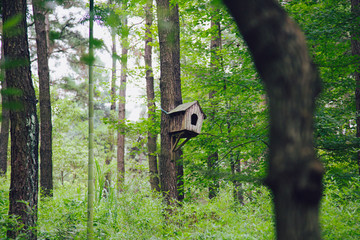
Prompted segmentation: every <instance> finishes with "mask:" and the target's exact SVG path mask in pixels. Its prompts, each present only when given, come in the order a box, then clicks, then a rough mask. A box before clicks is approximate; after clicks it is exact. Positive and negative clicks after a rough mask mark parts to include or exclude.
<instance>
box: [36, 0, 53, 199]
mask: <svg viewBox="0 0 360 240" xmlns="http://www.w3.org/2000/svg"><path fill="white" fill-rule="evenodd" d="M43 4H44V2H43V1H42V0H33V11H34V18H35V31H36V44H37V56H38V74H39V98H40V122H41V124H40V188H41V192H42V193H43V194H44V196H45V197H48V196H50V197H51V196H52V195H53V192H52V191H53V176H52V171H53V169H52V123H51V101H50V76H49V64H48V52H47V49H48V43H47V32H46V23H45V20H46V15H47V12H46V10H45V8H44V6H43Z"/></svg>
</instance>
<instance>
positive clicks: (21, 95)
mask: <svg viewBox="0 0 360 240" xmlns="http://www.w3.org/2000/svg"><path fill="white" fill-rule="evenodd" d="M2 4H3V23H6V22H7V21H12V22H13V21H14V19H18V21H15V24H14V26H12V27H11V28H8V29H4V35H3V36H4V55H5V58H6V60H7V62H6V63H5V72H6V83H7V87H8V89H12V94H9V95H8V97H9V102H10V121H11V129H10V132H11V183H10V193H9V201H10V206H9V215H14V216H18V217H19V222H20V223H21V224H23V225H24V228H23V229H22V228H20V230H18V228H14V229H11V230H8V232H7V236H8V238H16V236H18V235H19V233H21V232H23V233H25V234H26V235H27V238H29V239H36V229H35V227H36V222H37V206H38V175H39V173H38V145H39V123H38V118H37V114H36V102H37V100H36V97H35V91H34V87H33V83H32V79H31V71H30V55H29V45H28V39H27V25H26V1H25V0H17V1H14V0H5V1H3V2H2ZM14 32H15V33H16V34H14Z"/></svg>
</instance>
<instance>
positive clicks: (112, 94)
mask: <svg viewBox="0 0 360 240" xmlns="http://www.w3.org/2000/svg"><path fill="white" fill-rule="evenodd" d="M109 4H113V1H112V0H109ZM114 7H115V6H114ZM111 42H112V48H111V55H112V67H111V86H110V114H109V119H110V121H111V122H112V120H114V116H115V110H116V90H115V88H116V61H117V51H116V32H115V29H114V28H113V27H112V28H111ZM108 141H109V152H108V153H107V154H106V159H105V164H106V165H107V166H109V165H110V163H111V161H112V157H113V152H114V145H115V138H114V133H113V129H111V128H110V129H109V140H108ZM110 186H111V170H110V169H109V170H108V172H106V175H105V189H106V190H107V192H108V191H109V189H110Z"/></svg>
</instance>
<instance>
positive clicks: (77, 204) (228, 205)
mask: <svg viewBox="0 0 360 240" xmlns="http://www.w3.org/2000/svg"><path fill="white" fill-rule="evenodd" d="M0 180H1V181H0V182H1V184H0V214H1V215H0V239H6V231H7V229H8V228H11V227H12V226H14V220H13V219H9V218H8V216H7V211H8V186H9V180H6V179H0ZM85 192H86V188H85V184H81V183H77V184H70V183H67V184H65V185H64V186H58V187H57V188H56V189H55V191H54V197H53V198H52V199H41V200H40V204H39V214H38V218H39V219H38V239H86V203H87V201H86V195H85ZM231 192H232V191H231V187H230V186H228V185H225V187H223V188H222V189H221V192H220V193H219V195H218V197H216V198H215V199H213V200H211V201H208V200H205V199H202V201H199V200H188V201H185V202H184V204H183V205H182V207H174V208H173V209H172V215H170V216H169V215H166V214H165V213H166V210H164V207H165V206H164V205H163V202H162V198H161V196H159V195H156V194H153V193H151V192H150V190H149V188H148V183H147V181H146V179H145V178H140V177H139V178H134V179H130V181H128V182H127V184H126V186H125V190H124V191H123V192H122V193H115V192H114V191H113V189H110V192H109V195H108V197H107V198H101V199H97V201H96V203H95V207H96V208H95V219H94V230H95V239H244V240H246V239H249V240H250V239H275V233H274V222H273V217H272V203H271V197H270V194H269V192H268V190H267V189H266V188H264V187H261V188H260V189H259V191H256V192H255V193H253V195H252V197H253V200H252V201H248V202H247V203H246V204H245V205H244V206H242V205H238V204H236V203H235V202H234V201H233V199H232V194H231ZM334 193H336V191H335V190H334V189H331V190H329V189H328V190H326V191H325V196H324V198H323V201H322V208H321V225H322V234H323V239H359V238H360V224H358V223H359V222H360V202H359V200H357V199H356V198H352V199H346V201H344V200H342V199H340V198H338V197H334ZM20 239H21V238H20Z"/></svg>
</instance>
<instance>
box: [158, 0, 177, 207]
mask: <svg viewBox="0 0 360 240" xmlns="http://www.w3.org/2000/svg"><path fill="white" fill-rule="evenodd" d="M156 3H157V18H158V30H159V43H160V71H161V73H160V92H161V108H162V109H163V110H164V111H166V112H168V111H170V110H172V109H173V108H175V107H176V106H178V105H180V104H181V103H182V97H181V80H180V40H179V35H180V27H179V10H178V6H177V5H170V3H169V0H157V1H156ZM164 111H162V113H161V133H160V134H161V152H160V156H159V171H160V183H161V190H162V192H163V194H164V196H165V199H166V201H167V203H171V202H173V201H174V200H178V199H179V192H178V187H179V186H178V184H177V179H178V178H179V179H181V178H182V176H178V174H177V172H179V173H181V170H182V166H183V165H182V162H181V160H180V159H181V152H180V151H179V152H177V153H172V151H171V136H170V134H169V127H170V125H169V123H170V122H169V120H170V119H169V116H168V115H167V114H166V113H165V112H164ZM173 154H174V155H173ZM172 155H173V156H172ZM179 182H180V184H181V180H180V181H179ZM180 187H181V186H180ZM181 198H182V196H181V195H180V200H181Z"/></svg>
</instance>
